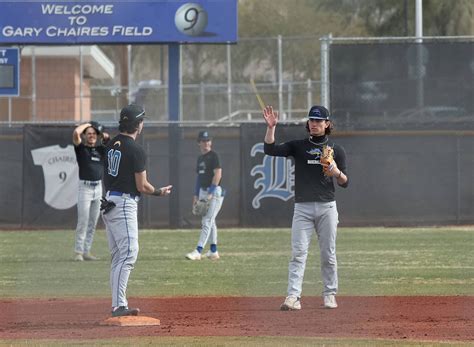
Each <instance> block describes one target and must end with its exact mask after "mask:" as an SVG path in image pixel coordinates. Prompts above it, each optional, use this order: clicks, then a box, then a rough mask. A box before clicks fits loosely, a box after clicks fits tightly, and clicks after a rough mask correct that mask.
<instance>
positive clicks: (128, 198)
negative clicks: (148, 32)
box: [101, 104, 172, 317]
mask: <svg viewBox="0 0 474 347" xmlns="http://www.w3.org/2000/svg"><path fill="white" fill-rule="evenodd" d="M144 118H145V110H144V109H143V108H142V107H141V106H139V105H135V104H131V105H128V106H126V107H124V108H123V109H122V111H121V112H120V122H119V131H120V134H118V135H117V136H115V137H114V138H113V139H112V140H111V141H110V142H109V144H108V146H107V151H106V155H107V163H106V166H105V177H104V184H105V189H106V191H107V193H106V199H104V200H103V203H102V206H101V209H102V219H103V220H104V223H105V227H106V230H107V238H108V242H109V250H110V254H111V256H112V262H111V268H110V286H111V289H112V316H113V317H116V316H136V315H138V313H139V309H137V308H128V302H127V296H126V290H127V284H128V277H129V275H130V272H131V270H132V269H133V266H134V264H135V262H136V260H137V256H138V220H137V207H138V201H139V200H140V196H141V194H148V195H155V196H166V195H169V194H170V193H171V188H172V186H170V185H168V186H164V187H161V188H157V189H155V187H154V186H153V185H152V184H151V183H150V182H148V178H147V172H146V154H145V151H144V150H143V148H142V147H141V146H140V145H139V144H137V143H136V138H137V136H138V135H139V134H140V133H141V132H142V130H143V120H144Z"/></svg>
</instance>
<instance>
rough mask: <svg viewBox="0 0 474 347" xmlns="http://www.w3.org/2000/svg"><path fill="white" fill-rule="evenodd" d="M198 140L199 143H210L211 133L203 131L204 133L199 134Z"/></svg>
mask: <svg viewBox="0 0 474 347" xmlns="http://www.w3.org/2000/svg"><path fill="white" fill-rule="evenodd" d="M197 140H198V142H199V141H210V140H211V136H210V135H209V132H208V131H207V130H203V131H200V132H199V135H198V139H197Z"/></svg>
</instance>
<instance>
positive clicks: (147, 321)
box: [100, 316, 160, 327]
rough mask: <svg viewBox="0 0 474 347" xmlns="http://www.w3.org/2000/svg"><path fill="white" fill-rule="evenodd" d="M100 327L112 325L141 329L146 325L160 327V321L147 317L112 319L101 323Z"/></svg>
mask: <svg viewBox="0 0 474 347" xmlns="http://www.w3.org/2000/svg"><path fill="white" fill-rule="evenodd" d="M100 325H111V326H121V327H139V326H144V325H160V320H159V319H156V318H152V317H146V316H123V317H111V318H107V319H106V320H104V321H102V322H100Z"/></svg>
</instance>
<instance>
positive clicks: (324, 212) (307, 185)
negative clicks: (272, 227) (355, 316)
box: [263, 105, 348, 311]
mask: <svg viewBox="0 0 474 347" xmlns="http://www.w3.org/2000/svg"><path fill="white" fill-rule="evenodd" d="M263 117H264V119H265V122H266V123H267V130H266V134H265V141H264V152H265V154H267V155H271V156H279V157H289V156H291V157H293V158H294V161H295V206H294V212H293V222H292V226H291V259H290V264H289V269H288V270H289V271H288V272H289V274H288V292H287V297H286V298H285V301H284V302H283V304H282V305H281V306H280V309H281V310H283V311H288V310H300V309H301V302H300V298H301V292H302V286H303V276H304V271H305V267H306V259H307V256H308V249H309V245H310V242H311V239H312V237H313V236H314V234H316V235H317V237H318V242H319V249H320V257H321V277H322V281H323V303H324V307H325V308H336V307H337V303H336V297H335V296H336V293H337V290H338V276H337V260H336V234H337V224H338V223H339V220H338V211H337V206H336V200H335V187H334V182H336V183H337V184H338V185H339V186H340V187H343V188H346V187H347V186H348V176H347V167H346V153H345V151H344V148H343V147H341V146H340V145H337V144H336V143H334V141H332V140H331V139H330V138H329V135H330V134H331V130H332V129H333V125H332V122H331V121H330V119H329V111H328V110H327V109H326V108H325V107H323V106H317V105H316V106H313V107H311V109H310V110H309V114H308V118H309V119H308V121H307V122H306V129H307V131H308V132H309V137H308V138H305V139H300V140H293V141H288V142H284V143H282V144H275V129H276V125H277V123H278V112H276V111H274V110H273V108H272V107H271V106H266V107H265V108H264V110H263ZM315 231H316V233H315Z"/></svg>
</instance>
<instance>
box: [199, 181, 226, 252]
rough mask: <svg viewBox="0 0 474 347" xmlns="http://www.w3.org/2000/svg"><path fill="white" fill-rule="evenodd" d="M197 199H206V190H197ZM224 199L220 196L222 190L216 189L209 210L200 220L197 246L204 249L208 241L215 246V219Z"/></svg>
mask: <svg viewBox="0 0 474 347" xmlns="http://www.w3.org/2000/svg"><path fill="white" fill-rule="evenodd" d="M199 199H207V190H206V189H200V190H199ZM223 202H224V197H223V196H222V188H221V187H220V186H218V187H216V190H215V191H214V195H213V197H212V199H211V202H210V204H209V209H208V210H207V213H206V215H205V216H203V217H202V219H201V225H202V227H201V234H200V236H199V241H198V246H199V247H202V248H204V247H205V246H206V243H207V241H208V240H209V239H210V240H211V242H210V243H211V244H214V245H217V225H216V217H217V214H218V213H219V211H220V210H221V207H222V203H223Z"/></svg>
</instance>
